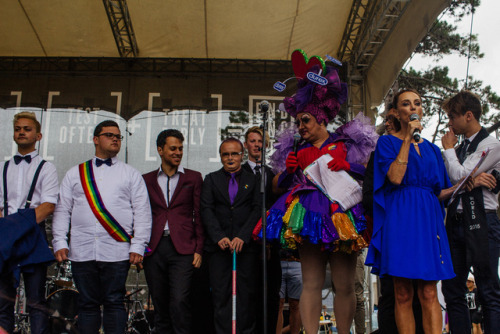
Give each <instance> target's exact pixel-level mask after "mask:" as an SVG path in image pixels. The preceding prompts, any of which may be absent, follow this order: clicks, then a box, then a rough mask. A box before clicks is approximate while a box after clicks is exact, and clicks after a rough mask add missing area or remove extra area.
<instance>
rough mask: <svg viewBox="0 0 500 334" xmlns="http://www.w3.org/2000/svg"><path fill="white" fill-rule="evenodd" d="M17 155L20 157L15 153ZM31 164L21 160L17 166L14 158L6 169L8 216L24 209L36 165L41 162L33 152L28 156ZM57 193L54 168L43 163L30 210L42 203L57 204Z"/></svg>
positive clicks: (0, 199) (0, 177) (0, 165)
mask: <svg viewBox="0 0 500 334" xmlns="http://www.w3.org/2000/svg"><path fill="white" fill-rule="evenodd" d="M17 155H20V154H19V153H17ZM27 155H30V156H31V163H27V162H26V161H25V160H21V162H20V163H19V165H16V163H15V162H14V158H12V159H10V160H9V161H10V162H9V167H8V168H7V199H8V201H9V204H8V206H9V210H8V213H9V215H11V214H13V213H16V212H17V210H19V209H24V207H25V205H26V199H27V198H28V193H29V190H30V187H31V183H32V182H33V177H34V176H35V172H36V170H37V168H38V165H39V164H40V162H41V161H42V160H43V159H42V157H40V156H39V155H38V151H37V150H35V151H33V152H31V153H30V154H27ZM4 167H5V162H2V163H0V208H1V210H2V215H3V216H5V211H4V204H3V196H4V194H3V170H4ZM58 192H59V182H58V180H57V171H56V167H55V166H54V165H53V164H51V163H50V162H45V165H43V167H42V169H41V171H40V175H39V176H38V181H37V183H36V187H35V191H34V192H33V197H32V199H31V208H36V207H37V206H39V205H40V204H42V203H52V204H56V203H57V194H58Z"/></svg>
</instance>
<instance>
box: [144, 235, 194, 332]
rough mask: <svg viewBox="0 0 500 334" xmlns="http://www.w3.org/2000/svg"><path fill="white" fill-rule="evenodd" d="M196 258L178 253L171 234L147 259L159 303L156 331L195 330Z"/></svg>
mask: <svg viewBox="0 0 500 334" xmlns="http://www.w3.org/2000/svg"><path fill="white" fill-rule="evenodd" d="M193 258H194V257H193V255H192V254H189V255H182V254H179V253H177V251H176V250H175V247H174V244H173V243H172V239H171V238H170V236H168V237H163V238H162V239H161V240H160V243H159V244H158V246H157V248H156V250H155V252H154V253H153V254H152V255H150V256H147V257H146V258H145V259H144V273H145V274H146V281H147V283H148V287H149V291H150V293H151V298H152V300H153V305H154V307H155V324H154V327H155V331H156V333H162V334H163V333H175V334H189V333H191V326H192V321H191V319H192V317H191V316H192V311H191V299H190V297H191V296H190V293H191V282H192V279H193V270H194V267H193V264H192V263H193Z"/></svg>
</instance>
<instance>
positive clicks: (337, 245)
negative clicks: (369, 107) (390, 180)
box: [253, 50, 378, 253]
mask: <svg viewBox="0 0 500 334" xmlns="http://www.w3.org/2000/svg"><path fill="white" fill-rule="evenodd" d="M292 66H293V70H294V73H295V76H296V78H297V79H298V84H297V87H298V89H297V93H296V94H295V95H293V96H291V97H286V98H285V99H284V100H283V103H282V104H281V105H280V109H281V110H284V111H286V112H287V113H289V114H290V115H291V116H292V117H294V118H296V117H297V115H298V114H300V113H309V114H310V115H311V116H313V117H314V118H315V119H316V121H317V122H318V123H319V124H321V123H324V124H328V123H329V122H331V121H332V120H333V119H334V118H335V117H336V115H337V113H338V112H339V110H340V106H341V105H342V104H343V103H344V102H345V101H346V100H347V85H346V84H345V83H343V82H341V81H340V78H339V76H338V72H337V70H336V69H335V68H333V67H327V66H326V65H325V62H324V61H323V59H321V58H320V57H318V56H313V57H311V58H310V59H308V58H307V55H306V54H305V52H304V51H302V50H295V51H294V52H293V53H292ZM311 78H312V79H311ZM314 78H316V79H314ZM318 78H319V79H320V80H317V79H318ZM296 132H297V129H296V127H294V126H293V125H292V126H290V125H289V124H285V126H283V124H282V126H281V128H280V130H278V134H277V135H276V139H277V143H276V144H275V145H274V147H275V149H276V151H275V152H274V154H273V155H272V157H271V165H272V166H273V170H274V172H275V173H280V172H281V175H280V177H279V184H278V186H279V187H280V188H285V189H288V191H287V192H286V193H285V194H284V195H283V196H281V197H280V198H279V199H278V200H277V201H276V203H275V204H274V205H273V206H272V207H271V209H270V210H269V211H268V213H267V229H266V238H267V239H268V240H269V241H270V242H280V243H281V245H282V246H283V247H284V248H289V249H295V248H297V244H298V243H301V242H303V241H304V240H306V241H308V242H310V243H312V244H319V245H321V247H322V249H324V250H326V251H342V252H346V253H351V252H353V251H358V250H360V249H362V248H364V247H367V246H368V242H369V239H370V233H369V232H366V233H364V232H365V231H367V226H366V219H365V217H364V216H363V211H364V210H363V208H362V206H361V203H358V204H356V205H354V206H353V207H351V208H346V209H347V210H346V211H343V210H342V209H341V207H340V206H339V205H338V204H337V203H336V202H332V201H330V199H329V198H328V197H327V196H326V195H324V193H323V192H322V191H320V190H319V188H317V187H316V186H315V185H314V184H313V183H312V182H311V181H309V180H308V179H307V178H306V177H305V176H304V174H303V170H304V169H305V168H306V167H307V166H309V165H310V164H311V163H312V162H314V161H315V160H316V159H318V158H319V157H321V156H322V155H324V154H329V155H331V156H332V158H334V159H339V160H346V161H347V162H348V163H349V164H350V171H349V172H348V173H349V174H350V175H351V176H352V177H354V178H355V179H357V180H362V179H363V176H364V172H365V167H364V166H363V164H366V163H367V162H368V158H369V155H370V153H371V152H372V151H373V150H374V149H375V145H376V142H377V139H378V135H377V134H376V133H375V127H374V126H373V125H371V123H370V120H369V119H368V118H367V117H364V116H363V115H362V114H361V113H360V114H359V115H358V116H356V118H355V119H353V120H352V121H351V122H349V123H347V124H345V125H343V126H341V127H340V128H338V129H337V130H336V131H335V133H330V136H329V138H328V139H327V140H326V141H325V142H324V143H323V144H322V146H321V148H317V147H315V146H313V145H311V144H310V143H307V142H302V143H300V144H299V146H298V148H297V160H298V164H299V166H298V168H297V170H296V171H295V172H294V173H293V174H288V173H287V172H286V166H285V161H286V158H287V156H288V154H289V153H290V152H291V151H292V148H293V146H294V139H293V135H294V134H295V133H296ZM327 173H337V172H334V171H331V170H328V172H327ZM261 229H262V223H261V222H259V223H258V224H257V226H256V227H255V229H254V233H253V237H254V238H255V239H258V238H262V231H261ZM370 230H371V229H370Z"/></svg>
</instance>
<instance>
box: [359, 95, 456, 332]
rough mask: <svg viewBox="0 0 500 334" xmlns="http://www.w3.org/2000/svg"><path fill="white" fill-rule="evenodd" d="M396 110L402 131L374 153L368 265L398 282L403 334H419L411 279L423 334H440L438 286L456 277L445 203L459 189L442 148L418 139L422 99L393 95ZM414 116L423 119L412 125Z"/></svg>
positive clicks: (398, 321)
mask: <svg viewBox="0 0 500 334" xmlns="http://www.w3.org/2000/svg"><path fill="white" fill-rule="evenodd" d="M393 106H394V108H396V115H397V118H398V120H399V122H400V123H401V129H400V130H399V131H397V132H396V133H395V134H389V135H387V136H382V137H380V138H379V140H378V143H377V149H376V150H375V160H374V183H373V191H374V193H373V194H374V195H373V223H374V228H373V236H372V240H371V243H370V247H369V250H368V255H367V259H366V264H367V265H370V266H372V267H373V269H372V273H374V274H377V275H379V276H381V277H386V276H392V277H393V281H394V293H395V317H396V325H397V328H398V331H399V332H400V333H415V319H414V316H413V309H412V302H413V294H414V293H413V282H412V280H417V282H418V298H419V299H420V303H421V305H422V317H423V321H422V322H423V327H424V332H425V333H441V329H442V328H441V326H442V315H441V307H440V305H439V302H438V298H437V289H436V282H437V281H438V280H444V279H449V278H452V277H454V276H455V274H454V273H453V266H452V263H451V257H450V249H449V247H448V239H447V236H446V231H445V227H444V206H443V203H442V201H444V200H446V199H448V198H449V197H450V196H451V195H452V193H453V190H454V188H450V187H451V184H450V181H449V179H448V174H447V173H446V169H445V166H444V162H443V159H442V157H441V152H440V150H439V148H438V147H437V146H436V145H434V144H432V143H430V142H428V141H427V140H424V139H420V138H416V137H415V136H414V135H413V134H414V132H415V130H417V129H418V130H422V125H421V124H420V121H419V119H421V118H422V114H423V111H422V100H421V98H420V95H419V94H418V93H417V92H416V91H413V90H402V91H400V92H398V93H397V94H396V95H395V96H394V100H393ZM413 114H416V115H418V119H415V120H411V119H412V118H413V117H411V116H412V115H413ZM417 139H418V140H417Z"/></svg>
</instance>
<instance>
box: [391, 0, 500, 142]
mask: <svg viewBox="0 0 500 334" xmlns="http://www.w3.org/2000/svg"><path fill="white" fill-rule="evenodd" d="M479 5H480V1H479V0H473V1H464V0H459V1H452V2H451V4H450V6H449V8H448V10H447V18H448V19H451V20H454V21H455V22H457V21H458V20H461V19H463V18H464V17H465V16H466V15H468V14H471V13H474V10H475V8H477V7H478V6H479ZM456 31H457V27H456V25H455V24H453V23H449V22H447V21H444V20H441V21H440V20H437V21H436V22H435V24H434V25H433V26H432V27H431V29H430V30H429V32H428V33H427V35H426V36H424V38H423V39H422V41H421V42H420V44H419V45H418V46H417V48H416V49H415V54H421V55H424V56H425V57H428V58H431V59H434V60H441V59H442V58H443V57H446V56H447V55H452V54H456V55H459V56H461V57H469V58H470V59H472V60H477V59H481V58H482V57H483V56H484V54H483V53H481V51H480V47H479V44H478V43H477V40H478V39H477V35H475V34H472V35H471V36H469V37H468V38H462V36H461V35H460V34H458V33H457V32H456ZM397 86H398V87H399V88H414V89H416V90H417V91H418V92H419V93H420V94H422V97H423V99H424V118H423V120H422V121H423V125H424V127H426V126H429V125H431V124H432V126H433V127H434V132H433V135H432V142H435V141H436V139H438V137H440V135H442V134H443V133H444V132H445V131H446V126H447V123H448V120H447V117H446V115H445V114H444V112H443V110H442V109H441V104H442V103H443V101H444V99H446V98H447V97H449V96H451V95H453V94H455V93H457V92H458V91H460V90H461V89H468V90H471V91H473V92H475V93H476V94H478V95H479V96H480V97H481V100H482V103H483V108H484V112H483V116H482V119H481V121H482V122H483V123H485V124H497V123H498V122H500V113H498V112H495V110H499V109H500V103H499V102H500V97H499V96H498V95H497V94H496V93H495V92H494V91H492V89H491V86H488V85H486V86H485V85H484V84H483V82H482V81H480V80H475V79H474V78H473V77H472V76H469V77H468V78H467V82H466V81H465V80H458V79H456V78H451V77H450V76H449V68H448V67H447V66H435V67H432V68H430V69H428V70H424V71H418V70H415V69H414V68H411V67H410V69H408V70H404V69H403V70H402V71H401V72H400V74H399V76H398V78H397Z"/></svg>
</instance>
